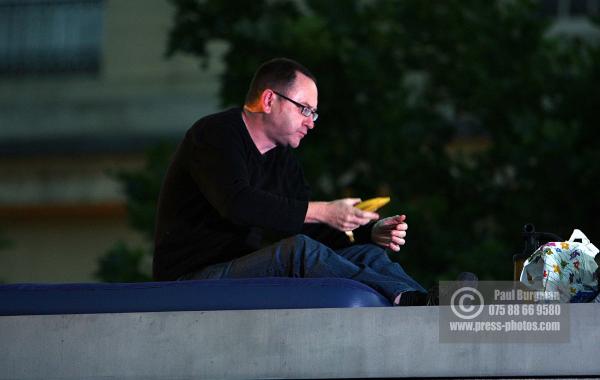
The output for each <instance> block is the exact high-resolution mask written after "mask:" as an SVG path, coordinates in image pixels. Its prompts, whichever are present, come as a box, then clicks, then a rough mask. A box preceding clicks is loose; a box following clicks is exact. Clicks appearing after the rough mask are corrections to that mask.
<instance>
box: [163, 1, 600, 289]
mask: <svg viewBox="0 0 600 380" xmlns="http://www.w3.org/2000/svg"><path fill="white" fill-rule="evenodd" d="M172 3H173V4H174V5H175V7H176V9H177V12H176V17H175V23H174V27H173V29H172V31H171V34H170V40H169V48H168V52H169V53H170V54H174V53H180V52H183V53H190V54H193V55H196V56H198V57H199V59H200V60H201V61H205V60H207V59H208V58H209V50H208V49H207V47H208V46H209V45H210V43H211V42H213V41H219V40H221V41H225V42H226V43H227V45H228V49H227V51H226V52H225V53H224V56H223V62H224V65H225V70H224V73H223V75H222V78H221V79H222V88H221V100H222V103H223V105H229V104H237V105H239V104H241V103H242V101H243V97H244V94H245V91H246V88H247V85H248V83H249V80H250V78H251V76H252V73H253V71H254V70H255V69H256V67H257V66H258V65H259V64H260V63H261V62H263V61H265V60H267V59H270V58H272V57H277V56H286V57H290V58H294V59H297V60H298V61H300V62H302V63H303V64H305V65H306V66H307V67H309V68H310V69H311V70H312V71H313V72H314V73H315V75H316V76H317V78H318V87H319V105H320V107H319V109H320V114H321V118H320V119H319V121H318V124H317V127H316V128H315V130H314V131H313V133H312V134H309V137H308V138H307V139H305V140H304V141H303V145H302V146H301V148H300V149H299V151H298V153H299V155H300V156H301V159H302V161H303V163H304V165H305V166H306V172H307V176H308V177H309V179H310V180H311V182H312V183H313V184H314V185H315V188H316V190H317V191H318V194H319V196H320V197H323V198H334V197H341V196H346V195H353V196H360V197H363V198H367V197H371V196H377V195H384V194H389V195H391V196H392V199H393V204H392V206H391V207H390V208H389V210H388V211H389V212H390V213H391V212H393V213H396V212H402V213H406V214H407V215H408V218H409V219H408V220H409V225H410V234H409V240H408V244H407V246H406V247H405V249H404V250H403V251H402V254H401V255H400V258H399V260H401V261H402V262H403V263H405V265H407V266H408V267H409V270H410V272H412V273H417V278H421V279H425V280H432V279H439V278H444V277H452V276H453V275H454V274H455V273H456V272H457V271H460V270H468V269H470V270H474V271H476V272H478V273H479V274H480V275H481V277H483V278H496V279H509V278H510V277H511V267H512V264H511V256H512V254H514V253H517V252H518V251H519V249H520V247H521V244H522V242H521V239H520V230H521V227H522V226H523V225H524V224H525V223H527V222H533V223H534V224H536V225H537V226H538V229H540V228H541V229H546V230H550V231H553V232H556V233H558V234H561V235H563V236H565V237H567V236H568V234H569V232H570V230H571V229H572V228H574V227H579V228H582V229H583V230H584V231H586V232H588V234H589V235H591V236H592V238H593V237H600V230H599V227H598V226H597V223H594V219H595V218H596V215H597V214H598V211H600V210H598V202H597V200H596V190H595V189H594V178H597V177H598V174H600V173H599V171H600V170H599V169H600V168H599V166H598V162H599V159H600V152H599V151H598V150H597V149H594V147H593V145H594V141H595V140H596V139H597V137H598V132H597V129H596V128H593V123H594V120H596V119H597V116H598V109H599V108H598V99H600V86H599V84H600V83H599V79H600V78H599V67H600V66H599V63H600V50H599V49H598V46H597V45H596V44H593V43H588V42H587V41H586V40H584V39H581V38H569V37H564V36H554V37H552V36H550V34H549V33H548V30H549V29H548V28H549V26H550V20H548V19H546V18H544V17H543V16H542V15H541V13H540V10H539V6H538V3H537V2H526V1H495V2H481V1H476V0H473V1H463V0H460V1H458V0H449V1H443V2H441V1H438V2H434V1H419V0H404V1H391V0H381V1H379V0H371V1H366V0H365V1H359V0H356V1H348V0H328V1H321V0H306V1H302V2H299V1H292V0H289V1H286V0H280V1H266V0H263V1H259V0H257V1H252V2H243V4H242V3H241V2H237V1H227V0H222V1H221V0H207V1H193V0H172ZM470 142H471V143H473V144H469V143H470Z"/></svg>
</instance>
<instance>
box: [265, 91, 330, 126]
mask: <svg viewBox="0 0 600 380" xmlns="http://www.w3.org/2000/svg"><path fill="white" fill-rule="evenodd" d="M273 92H274V93H276V94H277V95H279V96H281V97H282V98H284V99H285V100H287V101H289V102H291V103H294V105H295V106H297V107H298V108H300V113H301V114H302V116H305V117H309V116H310V117H311V118H312V121H317V119H318V118H319V114H318V113H317V112H316V111H313V110H312V109H310V107H307V106H305V105H304V104H301V103H298V102H297V101H295V100H292V99H290V98H288V97H287V96H285V95H283V94H280V93H279V92H277V91H273Z"/></svg>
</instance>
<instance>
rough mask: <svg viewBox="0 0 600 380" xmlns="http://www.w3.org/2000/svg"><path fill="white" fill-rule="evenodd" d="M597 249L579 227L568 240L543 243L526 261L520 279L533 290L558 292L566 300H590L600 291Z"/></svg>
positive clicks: (563, 300)
mask: <svg viewBox="0 0 600 380" xmlns="http://www.w3.org/2000/svg"><path fill="white" fill-rule="evenodd" d="M576 240H581V242H578V241H576ZM597 253H598V248H596V247H595V246H594V245H593V244H592V243H591V242H590V240H589V239H588V238H587V237H586V236H585V235H584V234H583V232H581V231H580V230H577V229H576V230H574V231H573V234H572V235H571V237H570V238H569V240H568V241H563V242H550V243H546V244H544V245H542V246H540V247H539V248H538V249H537V250H536V251H535V252H534V253H533V254H532V255H531V256H530V257H529V258H528V259H527V260H526V261H525V264H524V265H523V270H522V271H521V279H520V281H521V283H523V284H524V285H525V286H527V287H528V288H529V289H532V290H540V291H546V292H558V293H559V295H560V301H561V302H564V303H567V302H589V301H591V300H593V299H594V298H595V297H596V295H597V294H598V273H597V269H598V264H597V263H596V261H595V257H596V254H597Z"/></svg>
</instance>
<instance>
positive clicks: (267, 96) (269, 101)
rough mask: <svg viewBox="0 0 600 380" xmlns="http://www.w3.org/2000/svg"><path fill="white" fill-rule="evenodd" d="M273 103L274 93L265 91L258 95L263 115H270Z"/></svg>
mask: <svg viewBox="0 0 600 380" xmlns="http://www.w3.org/2000/svg"><path fill="white" fill-rule="evenodd" d="M274 101H275V93H273V91H271V90H269V89H267V90H264V91H263V92H262V94H260V104H261V106H262V109H263V112H264V113H271V108H272V107H273V102H274Z"/></svg>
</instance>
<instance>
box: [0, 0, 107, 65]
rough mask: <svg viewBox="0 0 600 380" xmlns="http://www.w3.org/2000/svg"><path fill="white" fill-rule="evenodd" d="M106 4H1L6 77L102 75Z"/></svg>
mask: <svg viewBox="0 0 600 380" xmlns="http://www.w3.org/2000/svg"><path fill="white" fill-rule="evenodd" d="M103 10H104V0H0V74H2V75H16V76H18V75H27V74H46V73H48V74H50V73H97V72H98V70H99V68H100V58H101V55H100V54H101V45H102V24H103Z"/></svg>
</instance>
